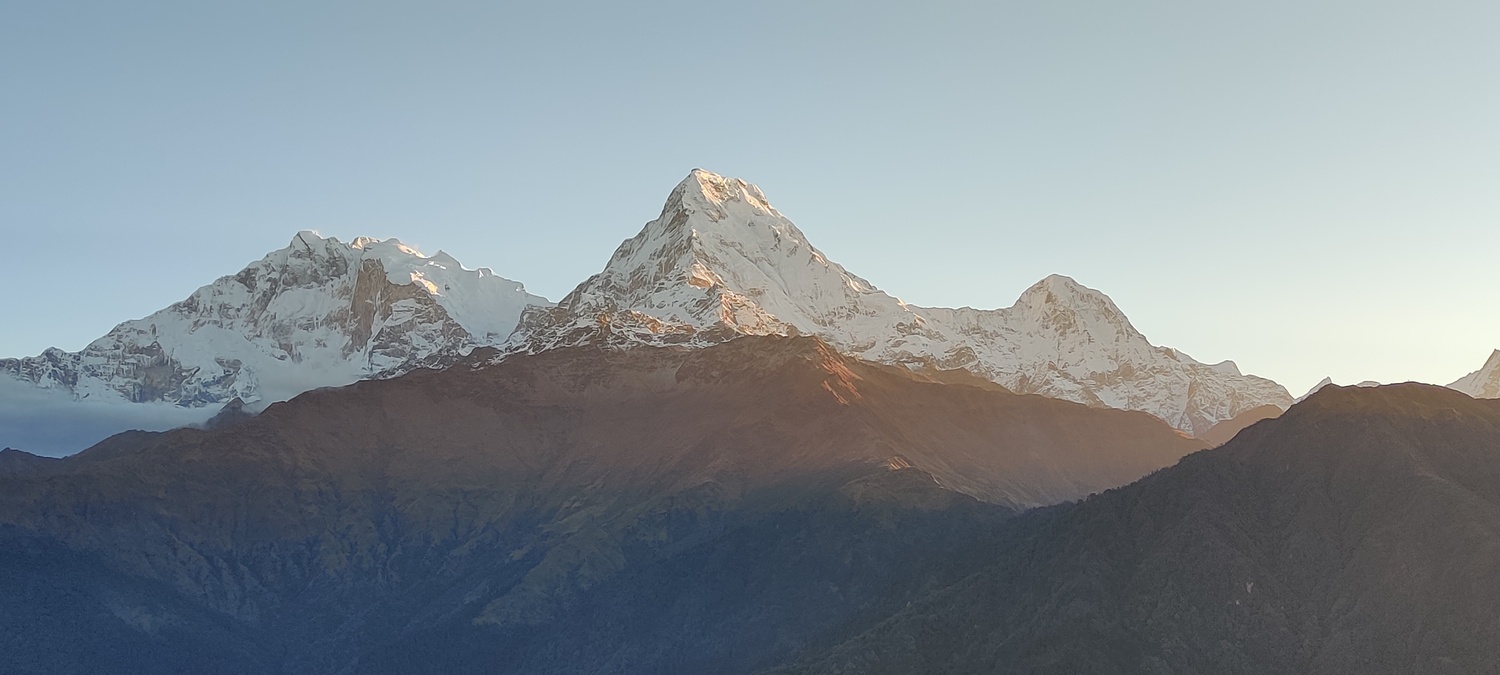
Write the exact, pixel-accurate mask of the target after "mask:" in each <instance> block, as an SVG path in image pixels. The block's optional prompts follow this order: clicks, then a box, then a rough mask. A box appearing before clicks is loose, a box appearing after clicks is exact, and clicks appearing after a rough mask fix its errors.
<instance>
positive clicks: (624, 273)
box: [507, 169, 1291, 433]
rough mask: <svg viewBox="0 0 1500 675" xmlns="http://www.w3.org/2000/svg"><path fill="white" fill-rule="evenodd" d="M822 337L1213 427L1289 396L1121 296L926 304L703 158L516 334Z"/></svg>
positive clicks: (526, 342) (1058, 283)
mask: <svg viewBox="0 0 1500 675" xmlns="http://www.w3.org/2000/svg"><path fill="white" fill-rule="evenodd" d="M799 334H810V335H816V336H818V337H820V338H822V339H824V340H826V341H827V342H829V343H830V344H832V345H834V346H835V347H837V348H838V349H840V350H842V351H844V352H847V353H850V354H853V355H855V356H858V357H860V358H864V359H868V360H872V361H877V362H881V363H890V364H900V365H905V366H908V367H912V368H928V369H957V368H962V369H965V370H968V371H970V372H973V373H975V374H977V375H979V376H981V377H984V378H986V379H989V380H992V381H994V382H997V383H999V384H1001V385H1003V386H1005V387H1006V388H1008V389H1011V390H1012V391H1016V392H1018V393H1035V394H1042V395H1046V396H1051V397H1054V398H1061V399H1065V400H1071V401H1077V402H1080V403H1086V404H1090V405H1096V406H1105V407H1112V408H1122V409H1127V410H1142V411H1145V412H1149V413H1151V414H1153V415H1155V416H1157V417H1159V418H1161V419H1163V420H1166V421H1167V422H1168V423H1169V424H1172V425H1173V426H1175V427H1177V428H1179V429H1182V430H1184V431H1188V432H1190V433H1200V432H1204V431H1207V430H1208V429H1210V428H1212V427H1213V425H1214V424H1216V423H1218V422H1220V421H1223V420H1227V419H1232V418H1234V417H1235V416H1237V415H1239V414H1241V413H1243V412H1245V411H1247V410H1250V409H1252V408H1256V407H1258V406H1264V405H1275V406H1278V407H1281V408H1285V407H1286V406H1287V405H1289V404H1290V403H1291V396H1290V395H1289V394H1288V393H1287V391H1286V390H1285V389H1284V388H1283V387H1281V386H1280V385H1278V384H1276V383H1275V382H1272V381H1270V380H1267V379H1264V378H1259V377H1255V376H1247V375H1243V374H1241V373H1240V372H1239V369H1238V368H1237V367H1235V365H1234V364H1233V363H1230V362H1225V363H1221V364H1218V365H1208V364H1204V363H1200V362H1198V361H1196V360H1194V359H1193V358H1191V357H1189V356H1187V355H1186V354H1183V353H1182V352H1179V351H1177V350H1175V349H1170V348H1164V347H1158V346H1155V345H1153V344H1151V343H1150V341H1148V340H1147V339H1146V337H1145V336H1144V335H1142V334H1141V333H1140V332H1139V331H1137V330H1136V329H1135V327H1134V326H1132V325H1131V324H1130V321H1129V319H1127V318H1126V317H1125V315H1124V313H1123V312H1121V311H1120V309H1119V308H1118V307H1116V306H1115V304H1114V302H1112V301H1111V300H1110V299H1109V297H1108V296H1106V295H1104V294H1103V293H1100V292H1098V291H1096V290H1093V289H1091V288H1088V287H1086V286H1083V285H1082V284H1079V283H1078V282H1076V281H1074V280H1073V279H1070V278H1068V277H1064V276H1058V275H1054V276H1050V277H1047V278H1046V279H1043V280H1041V281H1039V282H1037V283H1036V284H1035V285H1033V286H1032V287H1031V288H1029V289H1027V290H1026V291H1025V292H1024V293H1022V294H1021V297H1020V298H1019V299H1018V300H1017V301H1016V304H1015V305H1013V306H1011V307H1009V308H1006V309H992V310H977V309H971V308H962V309H946V308H935V307H918V306H916V305H910V304H907V303H905V302H902V301H901V300H900V299H899V298H896V297H894V296H891V295H889V294H887V293H885V292H884V291H881V290H880V289H878V288H876V287H875V285H874V284H871V283H870V282H869V281H866V280H865V279H863V278H861V277H859V276H857V275H855V274H853V273H851V272H849V271H848V270H846V269H844V267H843V266H841V265H839V264H838V263H836V262H833V261H831V260H829V259H828V258H827V256H824V255H823V253H822V252H821V251H819V250H818V249H817V248H816V247H814V246H813V245H812V244H811V243H810V242H809V241H808V240H807V237H806V236H805V235H803V233H802V231H801V230H799V229H798V228H797V226H796V225H794V224H793V223H792V222H791V221H790V220H788V219H787V218H786V217H785V216H783V215H782V214H781V213H780V212H778V211H777V210H776V209H775V208H774V207H772V206H771V204H770V202H769V200H767V199H766V197H765V194H764V193H762V192H761V191H760V189H759V188H757V187H756V186H754V185H752V184H750V183H747V182H745V181H743V180H739V179H736V178H726V177H723V176H719V175H717V174H713V173H710V172H707V171H703V170H701V169H695V170H693V171H692V173H690V174H689V175H688V177H687V178H686V179H684V180H683V181H682V182H681V183H679V184H678V185H677V187H676V188H674V189H673V190H672V193H671V194H670V195H669V196H668V197H667V202H666V205H665V206H664V207H663V208H662V212H661V215H660V216H658V217H657V219H656V220H653V221H651V222H649V223H647V224H646V226H645V227H644V228H643V229H642V230H641V232H640V233H639V234H637V235H636V236H635V237H632V238H631V239H628V240H626V241H625V242H624V243H622V244H621V245H620V247H619V248H618V249H616V250H615V253H614V255H613V256H612V257H611V258H610V260H609V262H608V263H607V264H606V265H605V267H604V270H603V271H602V272H600V273H599V274H596V275H594V276H592V277H590V278H589V279H587V280H586V281H584V282H583V283H582V284H580V285H579V286H578V287H577V288H576V289H574V290H573V292H572V293H570V294H568V296H567V297H565V298H563V299H562V300H561V301H560V302H559V303H558V304H557V306H556V307H550V308H533V309H530V310H528V311H527V312H526V314H525V315H524V316H523V317H522V319H521V324H520V326H519V327H518V328H517V330H516V334H515V335H513V336H512V338H511V340H510V341H509V343H508V345H507V349H508V350H509V351H511V352H525V353H535V352H539V351H545V350H548V349H554V348H557V347H564V346H575V345H583V344H595V345H603V346H626V345H630V344H653V345H666V344H680V345H689V346H702V345H706V344H711V343H714V342H722V341H724V340H728V339H732V338H734V337H737V336H740V335H799Z"/></svg>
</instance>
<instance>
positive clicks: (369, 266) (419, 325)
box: [0, 231, 547, 407]
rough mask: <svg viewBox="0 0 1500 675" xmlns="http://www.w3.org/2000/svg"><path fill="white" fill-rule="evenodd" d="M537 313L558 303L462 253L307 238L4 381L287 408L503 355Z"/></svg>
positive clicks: (17, 363) (14, 364)
mask: <svg viewBox="0 0 1500 675" xmlns="http://www.w3.org/2000/svg"><path fill="white" fill-rule="evenodd" d="M531 304H547V301H546V300H545V299H543V298H541V297H538V296H535V295H531V294H529V293H526V291H525V289H524V288H523V287H522V286H521V284H519V283H517V282H514V281H510V280H508V279H504V278H502V277H498V276H495V274H494V273H493V272H490V271H489V270H487V269H479V270H470V269H465V268H464V267H463V266H462V265H460V264H458V261H456V260H454V259H453V258H452V257H451V256H447V255H442V256H433V257H430V258H429V257H426V256H424V255H422V253H421V252H420V251H417V250H416V249H414V248H412V247H410V246H407V245H406V244H403V243H402V242H400V241H399V240H396V239H387V240H384V241H381V240H376V239H371V238H368V237H360V238H358V239H355V240H354V241H353V242H351V243H349V244H344V243H342V242H340V241H339V240H338V239H335V238H332V237H322V236H320V235H319V234H317V233H316V232H312V231H302V232H298V233H297V234H296V235H295V236H293V237H292V239H291V241H290V242H289V243H288V245H287V246H286V247H285V248H282V249H279V250H276V251H272V252H271V253H269V254H267V255H266V256H265V257H263V258H261V259H260V260H259V261H256V262H254V263H251V264H250V265H249V266H248V267H246V268H245V269H243V270H241V271H240V272H239V273H237V274H234V275H231V276H226V277H222V278H220V279H218V280H216V281H214V282H213V283H211V284H209V285H207V286H204V287H202V288H199V289H198V290H196V291H194V292H193V293H192V295H190V296H188V297H187V298H186V299H185V300H183V301H181V302H178V303H175V304H173V305H171V306H169V307H167V308H165V309H163V310H161V311H159V312H156V313H155V314H152V315H151V316H148V317H146V318H143V319H138V320H134V321H127V322H125V323H122V324H120V325H119V326H117V327H115V329H114V330H112V331H110V333H109V334H107V335H105V336H104V337H102V338H100V339H98V340H95V341H94V342H93V343H91V344H89V345H88V346H87V347H85V348H84V349H83V351H81V352H78V353H68V352H63V351H61V350H57V349H49V350H47V351H46V352H44V353H43V354H42V355H40V356H37V357H31V358H25V359H5V360H0V373H8V374H9V375H10V376H12V377H14V378H17V379H20V380H22V381H24V382H30V383H32V384H34V385H36V386H38V387H40V388H43V389H51V390H54V391H58V392H63V393H67V394H70V395H72V396H74V397H77V398H80V399H88V400H91V401H100V400H102V401H111V400H114V401H121V400H123V401H128V402H137V403H140V402H167V403H173V404H176V405H180V406H186V407H198V406H206V405H222V404H223V403H224V402H226V401H230V400H232V399H235V398H239V399H242V400H244V401H247V402H256V401H262V400H267V399H269V400H276V399H281V398H286V397H289V396H292V395H295V394H297V393H300V392H302V391H305V390H307V389H311V388H316V387H321V386H330V385H339V384H347V383H349V382H353V381H355V380H358V379H361V378H365V377H372V376H374V377H379V376H385V375H390V374H396V373H401V372H406V371H408V370H411V369H413V368H417V367H421V366H424V365H430V364H434V363H437V362H441V361H443V360H446V359H450V358H455V357H457V356H459V355H462V354H464V353H467V352H468V351H469V350H470V349H472V348H474V347H475V346H478V345H485V344H498V343H500V342H503V341H504V339H505V338H506V337H507V336H508V335H509V334H510V332H511V331H512V329H513V328H514V327H515V325H516V322H517V321H518V320H519V318H520V315H521V312H522V311H523V309H524V308H525V307H526V306H528V305H531Z"/></svg>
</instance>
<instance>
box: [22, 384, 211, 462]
mask: <svg viewBox="0 0 1500 675" xmlns="http://www.w3.org/2000/svg"><path fill="white" fill-rule="evenodd" d="M217 412H218V408H217V407H204V408H183V407H180V406H176V405H172V404H169V403H123V402H122V403H94V402H87V401H83V402H80V401H78V400H75V399H74V398H73V397H72V396H70V395H67V394H64V393H61V392H52V391H48V390H45V389H38V388H36V387H35V386H32V385H31V384H30V383H23V382H21V381H18V380H12V379H10V378H0V447H10V448H15V449H17V450H25V451H26V452H30V453H32V454H35V455H43V456H47V457H62V456H65V455H71V454H73V453H76V452H79V451H81V450H84V449H86V448H88V447H89V446H92V445H94V444H95V443H98V442H99V441H102V440H104V439H106V438H109V437H110V436H113V435H115V434H117V433H120V432H122V431H129V430H132V429H139V430H142V431H165V430H167V429H175V428H177V427H182V426H188V425H191V424H202V423H203V422H205V421H207V420H208V419H209V418H210V417H213V416H214V414H215V413H217Z"/></svg>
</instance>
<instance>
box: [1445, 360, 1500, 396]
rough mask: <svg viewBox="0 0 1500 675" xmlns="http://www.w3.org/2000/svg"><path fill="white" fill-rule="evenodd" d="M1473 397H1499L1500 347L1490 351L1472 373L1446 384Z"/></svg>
mask: <svg viewBox="0 0 1500 675" xmlns="http://www.w3.org/2000/svg"><path fill="white" fill-rule="evenodd" d="M1448 387H1449V388H1450V389H1457V390H1459V391H1461V392H1463V393H1465V394H1468V395H1470V396H1473V397H1474V398H1500V349H1496V350H1495V351H1493V352H1491V353H1490V358H1489V360H1487V361H1485V362H1484V365H1483V366H1481V367H1480V368H1479V370H1476V371H1474V372H1472V373H1469V374H1468V375H1465V376H1463V377H1461V378H1459V379H1458V381H1457V382H1454V383H1453V384H1450V385H1448Z"/></svg>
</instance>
